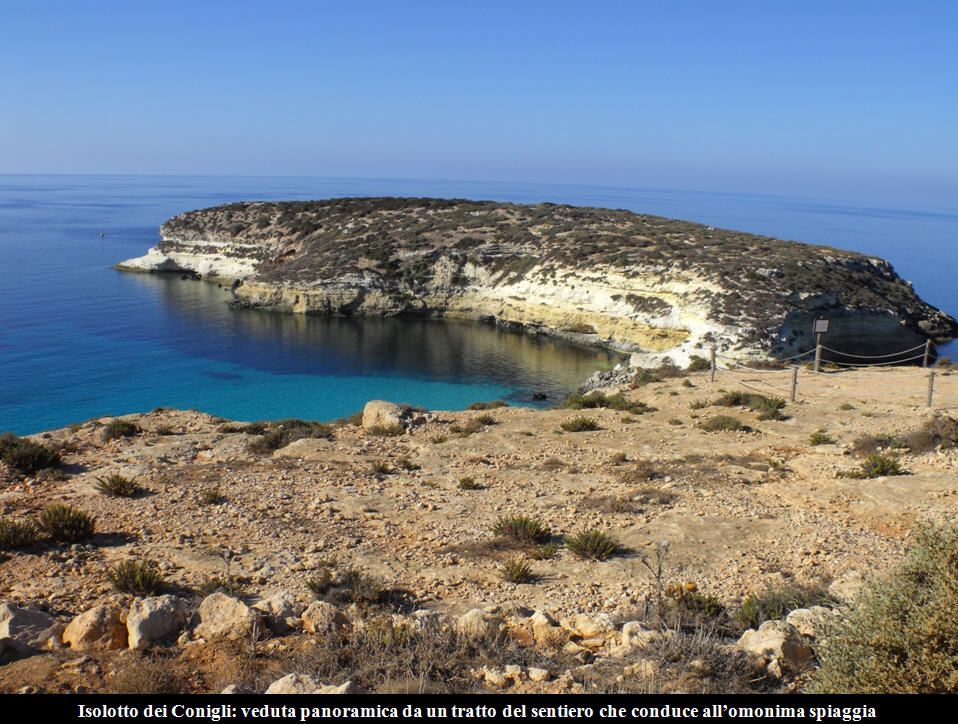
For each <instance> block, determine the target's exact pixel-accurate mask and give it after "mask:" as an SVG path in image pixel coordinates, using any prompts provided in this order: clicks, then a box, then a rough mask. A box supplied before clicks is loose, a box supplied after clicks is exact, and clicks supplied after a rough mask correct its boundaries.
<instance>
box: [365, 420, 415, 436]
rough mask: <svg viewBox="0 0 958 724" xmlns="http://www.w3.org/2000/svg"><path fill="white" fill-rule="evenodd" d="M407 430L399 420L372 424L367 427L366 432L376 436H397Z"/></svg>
mask: <svg viewBox="0 0 958 724" xmlns="http://www.w3.org/2000/svg"><path fill="white" fill-rule="evenodd" d="M405 432H406V428H405V427H404V426H403V425H401V424H400V423H398V422H394V423H392V424H391V425H371V426H370V427H367V428H366V434H367V435H373V436H374V437H397V436H398V435H402V434H404V433H405Z"/></svg>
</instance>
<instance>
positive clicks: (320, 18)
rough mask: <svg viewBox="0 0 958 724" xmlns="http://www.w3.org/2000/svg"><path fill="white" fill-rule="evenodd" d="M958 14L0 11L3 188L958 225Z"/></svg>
mask: <svg viewBox="0 0 958 724" xmlns="http://www.w3.org/2000/svg"><path fill="white" fill-rule="evenodd" d="M956 31H958V2H953V1H952V0H940V1H938V2H932V1H924V2H923V1H922V0H910V1H909V2H905V1H904V0H897V1H895V2H891V1H885V0H870V1H864V0H862V1H855V0H847V1H842V0H830V1H828V2H817V1H814V0H802V1H800V2H798V1H796V2H788V1H786V0H763V1H761V2H751V1H742V2H733V1H732V0H729V1H727V2H722V1H721V0H701V1H692V0H632V1H631V2H625V1H622V2H612V1H608V2H603V1H602V0H592V1H590V2H584V1H582V2H561V1H558V0H557V1H554V2H523V1H522V0H513V1H512V2H499V1H498V0H484V1H483V2H468V1H466V0H447V1H445V2H420V1H417V0H402V1H400V0H390V1H389V2H379V1H369V2H365V1H364V0H352V1H351V2H346V1H344V0H335V1H332V2H324V1H322V0H313V1H311V2H307V1H294V0H289V1H284V0H273V1H272V2H266V1H265V0H256V1H255V2H253V1H249V0H231V1H230V2H212V1H207V0H191V1H190V2H181V1H180V0H164V1H163V2H154V1H151V0H143V1H142V2H131V1H129V0H123V1H122V2H114V1H112V0H100V1H98V0H90V1H89V2H78V1H77V0H70V1H68V2H60V1H54V0H42V1H37V0H32V1H29V2H23V1H21V0H2V2H0V91H2V97H0V173H136V174H152V173H163V174H167V173H169V174H251V175H315V176H367V177H369V176H372V177H402V178H441V179H486V180H501V181H545V182H556V183H572V184H600V185H606V184H607V185H625V186H642V187H661V188H683V189H703V190H728V191H751V192H766V193H781V194H801V195H811V196H831V197H843V198H861V199H876V200H886V201H887V200H901V201H902V202H908V203H922V202H924V203H927V204H930V205H942V206H948V207H958V142H956V133H958V50H956V48H958V42H956V36H958V32H956Z"/></svg>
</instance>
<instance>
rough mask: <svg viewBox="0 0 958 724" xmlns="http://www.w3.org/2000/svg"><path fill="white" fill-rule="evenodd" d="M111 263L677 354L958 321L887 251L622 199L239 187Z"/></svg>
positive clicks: (881, 349) (246, 293)
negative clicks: (615, 205)
mask: <svg viewBox="0 0 958 724" xmlns="http://www.w3.org/2000/svg"><path fill="white" fill-rule="evenodd" d="M160 232H161V237H162V240H161V241H160V243H159V244H157V245H156V246H155V247H153V248H152V249H150V250H149V251H148V253H147V254H146V255H145V256H142V257H138V258H135V259H130V260H127V261H124V262H122V263H120V264H118V265H117V268H118V269H122V270H127V271H140V272H176V273H180V274H188V275H190V276H195V277H201V278H203V279H207V280H211V281H216V282H217V283H220V284H228V285H229V286H230V287H231V289H232V291H233V295H234V300H235V301H234V304H236V305H239V306H244V307H250V308H255V309H270V310H275V311H285V312H292V313H301V314H324V315H367V316H431V317H442V318H458V319H473V320H479V321H485V322H491V323H495V324H497V325H502V326H505V327H511V328H515V329H521V330H524V331H527V332H530V333H535V334H548V335H553V336H556V337H561V338H565V339H568V340H571V341H573V342H576V343H584V344H592V345H599V346H602V347H606V348H610V349H614V350H617V351H620V352H629V353H633V359H632V361H633V365H640V364H642V363H646V362H648V363H652V362H655V363H661V362H662V361H663V360H664V359H665V358H668V360H669V361H671V362H672V363H674V364H677V365H680V366H685V365H687V364H688V363H689V362H690V360H691V359H692V358H693V357H701V356H707V350H709V349H710V348H711V347H715V348H717V349H718V350H719V351H720V352H721V353H722V354H725V355H728V356H729V357H732V358H736V359H743V360H748V359H767V358H773V359H775V358H778V359H782V358H785V357H790V356H792V355H795V354H797V353H800V352H804V351H807V350H808V349H809V348H810V347H812V346H814V344H815V342H814V335H813V331H812V330H813V321H814V320H815V319H818V318H827V319H829V320H830V323H831V326H830V332H829V338H828V339H829V343H830V345H831V346H833V347H836V348H838V349H841V350H843V351H844V350H848V351H850V352H853V353H855V354H864V355H868V354H888V353H893V352H897V351H899V350H903V349H906V348H910V347H914V346H916V345H920V344H922V343H924V342H925V340H927V339H931V340H932V341H934V342H944V341H947V340H949V339H951V338H953V337H954V336H955V333H956V331H958V327H956V322H955V320H954V319H953V318H952V317H951V316H949V315H948V314H945V313H944V312H942V311H940V310H938V309H936V308H934V307H933V306H931V305H929V304H927V303H926V302H924V301H922V300H921V299H920V298H919V297H918V295H917V294H916V293H915V292H914V290H913V288H912V286H911V283H910V282H908V281H905V280H904V279H902V278H901V277H899V276H898V275H897V274H896V273H895V271H894V269H893V268H892V265H891V264H889V263H888V262H887V261H885V260H883V259H880V258H877V257H873V256H867V255H864V254H860V253H855V252H850V251H843V250H839V249H834V248H831V247H827V246H815V245H810V244H803V243H799V242H795V241H783V240H780V239H774V238H770V237H766V236H757V235H755V234H749V233H745V232H741V231H729V230H724V229H718V228H714V227H711V226H705V225H702V224H697V223H692V222H688V221H680V220H675V219H666V218H662V217H659V216H650V215H648V214H636V213H633V212H631V211H625V210H621V209H619V210H612V209H600V208H587V207H577V206H567V205H557V204H552V203H541V204H530V205H522V204H512V203H499V202H492V201H469V200H464V199H430V198H392V197H384V198H339V199H329V200H323V201H295V202H244V203H231V204H225V205H222V206H216V207H213V208H208V209H202V210H198V211H190V212H188V213H184V214H180V215H179V216H176V217H174V218H172V219H170V220H168V221H167V222H166V223H164V224H163V225H162V227H161V229H160Z"/></svg>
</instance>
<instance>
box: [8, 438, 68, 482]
mask: <svg viewBox="0 0 958 724" xmlns="http://www.w3.org/2000/svg"><path fill="white" fill-rule="evenodd" d="M0 460H3V462H5V463H6V464H7V465H9V466H10V467H12V468H16V469H17V470H19V471H20V472H21V473H23V474H24V475H33V474H34V473H36V472H39V471H40V470H45V469H47V468H56V467H58V466H59V465H60V453H59V451H57V450H54V449H53V448H49V447H47V446H46V445H41V444H40V443H37V442H33V440H29V439H27V438H25V437H17V436H16V435H14V434H13V433H12V432H5V433H3V434H2V435H0Z"/></svg>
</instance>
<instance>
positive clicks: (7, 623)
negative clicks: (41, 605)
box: [0, 603, 63, 654]
mask: <svg viewBox="0 0 958 724" xmlns="http://www.w3.org/2000/svg"><path fill="white" fill-rule="evenodd" d="M62 635H63V624H61V623H60V622H59V621H57V620H56V619H55V618H54V617H53V616H50V615H49V614H46V613H43V612H42V611H33V610H30V609H24V608H17V607H16V606H14V605H12V604H9V603H0V654H2V653H3V652H4V651H6V650H11V651H15V652H16V653H19V654H30V653H32V652H34V651H43V650H50V649H58V648H61V647H62V645H63V642H62V638H61V636H62Z"/></svg>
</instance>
